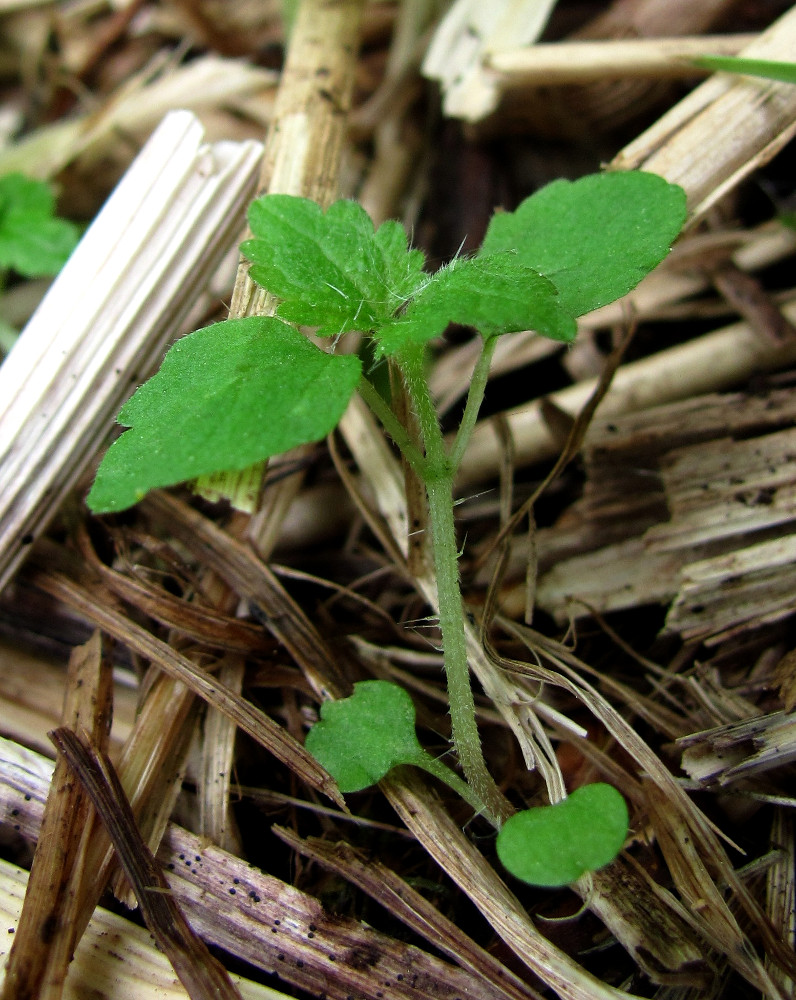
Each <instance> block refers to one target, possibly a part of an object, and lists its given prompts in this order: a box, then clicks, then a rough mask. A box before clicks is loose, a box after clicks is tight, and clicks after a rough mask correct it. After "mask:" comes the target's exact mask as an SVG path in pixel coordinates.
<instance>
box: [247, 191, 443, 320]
mask: <svg viewBox="0 0 796 1000" xmlns="http://www.w3.org/2000/svg"><path fill="white" fill-rule="evenodd" d="M249 225H250V226H251V229H252V232H253V233H254V235H255V238H254V239H251V240H246V241H245V242H244V243H243V244H242V245H241V252H242V253H243V254H244V256H245V257H247V258H248V259H249V260H250V261H252V267H251V269H250V271H249V274H250V276H251V278H252V280H253V281H256V282H257V283H258V284H259V285H262V287H263V288H266V289H267V290H268V291H269V292H271V293H272V294H273V295H276V296H277V298H280V299H282V302H281V304H280V306H279V309H278V311H277V315H278V316H281V317H282V318H283V319H286V320H289V321H290V322H291V323H298V324H302V325H305V326H314V327H318V328H319V329H318V332H319V333H320V334H323V335H326V336H336V335H338V334H341V333H346V332H347V331H349V330H361V331H369V330H373V329H374V328H375V327H377V326H380V325H381V324H382V323H384V322H386V321H387V319H388V318H389V317H390V316H391V315H392V313H393V312H394V311H395V310H396V309H398V308H399V306H401V304H402V303H403V302H404V301H405V300H406V299H407V298H408V297H409V296H410V295H412V293H413V292H414V291H415V290H416V289H417V288H418V287H419V286H420V285H421V284H422V283H423V282H424V281H425V280H426V276H425V275H424V274H423V254H422V253H421V252H420V251H419V250H408V249H407V240H406V233H405V231H404V229H403V227H402V226H401V225H400V224H399V223H397V222H385V223H383V225H381V226H380V227H379V229H378V230H377V231H375V232H374V229H373V223H372V222H371V220H370V217H369V216H368V214H367V212H365V210H364V209H363V208H362V206H361V205H358V204H357V203H356V202H354V201H337V202H335V203H334V204H333V205H331V206H330V208H329V209H328V210H327V211H326V212H323V210H322V209H321V207H320V206H319V205H317V204H316V203H315V202H314V201H309V200H308V199H306V198H296V197H293V196H291V195H278V194H272V195H265V196H264V197H263V198H259V199H257V201H255V202H254V203H253V204H252V205H251V208H250V209H249Z"/></svg>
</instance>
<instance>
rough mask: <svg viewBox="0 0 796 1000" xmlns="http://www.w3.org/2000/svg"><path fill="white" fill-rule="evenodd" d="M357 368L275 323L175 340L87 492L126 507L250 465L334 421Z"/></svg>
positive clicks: (220, 326) (98, 503) (93, 503)
mask: <svg viewBox="0 0 796 1000" xmlns="http://www.w3.org/2000/svg"><path fill="white" fill-rule="evenodd" d="M360 374H361V363H360V361H359V359H358V358H356V357H354V356H352V355H334V354H326V353H325V352H324V351H321V350H319V349H318V348H317V347H316V346H315V345H314V344H312V343H310V341H308V340H307V338H306V337H304V336H303V335H302V334H301V333H299V331H298V330H296V329H294V328H293V327H291V326H288V325H287V324H285V323H282V322H280V321H279V320H277V319H274V318H272V317H264V316H250V317H247V318H244V319H236V320H227V321H225V322H223V323H216V324H215V325H214V326H209V327H205V329H203V330H198V331H196V333H192V334H189V335H188V336H187V337H183V338H182V339H181V340H178V341H177V343H176V344H175V345H174V346H173V347H172V348H171V350H170V351H169V352H168V354H167V355H166V357H165V358H164V360H163V364H162V366H161V368H160V370H159V371H158V372H157V374H156V375H154V376H153V377H152V378H151V379H150V380H149V381H148V382H146V383H145V384H144V385H142V386H141V388H140V389H138V391H137V392H136V393H135V395H133V396H132V398H131V399H130V400H129V401H128V402H127V404H126V405H125V406H124V407H123V408H122V410H121V412H120V414H119V417H118V420H119V423H121V424H123V425H124V426H127V427H130V430H128V431H125V432H124V433H123V434H122V435H121V437H120V438H119V439H118V440H117V441H115V442H114V443H113V444H112V445H111V447H110V448H109V450H108V452H107V454H106V455H105V458H104V459H103V460H102V463H101V465H100V468H99V471H98V472H97V477H96V480H95V481H94V485H93V486H92V488H91V492H90V493H89V495H88V498H87V503H88V505H89V507H90V508H91V509H92V510H93V511H95V512H97V513H100V512H108V511H118V510H124V509H125V508H126V507H130V506H132V505H133V504H134V503H137V502H138V501H139V500H140V499H141V498H142V497H143V496H144V495H145V494H146V493H147V492H148V491H149V490H152V489H155V488H157V487H162V486H171V485H174V484H175V483H181V482H185V481H187V480H191V479H195V478H196V477H197V476H203V475H208V474H210V473H212V472H221V471H226V470H231V469H244V468H246V467H247V466H249V465H253V464H254V463H255V462H260V461H262V460H263V459H266V458H269V457H270V456H271V455H277V454H280V453H281V452H283V451H287V450H288V449H289V448H293V447H295V446H296V445H299V444H305V443H307V442H309V441H318V440H320V439H321V438H323V437H324V436H325V435H326V434H328V433H329V431H331V430H332V429H333V428H334V427H335V426H336V425H337V423H338V421H339V419H340V417H341V416H342V414H343V411H344V410H345V408H346V406H347V405H348V401H349V399H350V398H351V396H352V395H353V393H354V390H355V389H356V385H357V382H358V381H359V377H360Z"/></svg>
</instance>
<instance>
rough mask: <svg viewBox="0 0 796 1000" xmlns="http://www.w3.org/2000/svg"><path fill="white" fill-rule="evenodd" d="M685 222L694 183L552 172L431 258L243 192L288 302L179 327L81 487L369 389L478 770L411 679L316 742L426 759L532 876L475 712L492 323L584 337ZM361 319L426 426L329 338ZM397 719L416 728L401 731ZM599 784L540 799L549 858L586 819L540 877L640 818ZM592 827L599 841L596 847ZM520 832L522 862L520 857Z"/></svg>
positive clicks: (284, 445) (281, 447)
mask: <svg viewBox="0 0 796 1000" xmlns="http://www.w3.org/2000/svg"><path fill="white" fill-rule="evenodd" d="M684 219H685V195H684V192H683V191H682V189H681V188H679V187H676V186H673V185H671V184H668V183H667V182H666V181H665V180H663V179H662V178H661V177H657V176H655V175H653V174H647V173H641V172H626V173H606V174H597V175H593V176H589V177H584V178H582V179H581V180H578V181H575V182H568V181H556V182H554V183H552V184H550V185H548V186H547V187H545V188H543V189H542V190H540V191H538V192H537V193H536V194H534V195H532V196H531V197H530V198H528V199H526V200H525V201H524V202H523V203H522V204H521V205H520V206H519V208H518V209H517V210H516V211H515V212H506V213H501V214H497V215H495V216H494V218H493V219H492V221H491V223H490V225H489V228H488V230H487V234H486V237H485V239H484V242H483V245H482V246H481V248H480V250H479V251H478V253H477V254H476V255H475V256H474V257H470V258H457V259H455V260H454V261H452V262H451V263H450V264H448V265H447V266H446V267H444V268H442V269H441V270H439V271H437V272H436V273H435V274H428V273H426V272H425V271H424V270H423V267H424V263H425V261H424V257H423V254H422V253H421V252H420V251H419V250H415V249H410V248H409V246H408V241H407V235H406V232H405V231H404V229H403V227H402V226H401V225H400V224H399V223H397V222H385V223H384V224H383V225H381V226H380V227H379V228H378V229H376V230H374V227H373V224H372V223H371V221H370V219H369V217H368V216H367V214H366V213H365V211H364V210H363V209H362V208H361V207H360V206H359V205H358V204H356V203H355V202H352V201H338V202H336V203H335V204H334V205H332V206H331V207H330V208H329V209H328V210H327V211H326V212H323V211H322V210H321V208H320V207H319V206H318V205H316V204H315V203H313V202H311V201H308V200H306V199H302V198H294V197H290V196H287V195H266V196H265V197H263V198H260V199H258V200H257V201H255V202H254V203H253V204H252V206H251V208H250V211H249V224H250V226H251V230H252V233H253V234H254V238H253V239H251V240H247V241H246V242H245V243H244V244H243V245H242V247H241V249H242V252H243V254H244V255H245V256H246V257H247V258H248V259H249V260H250V261H251V263H252V266H251V270H250V272H249V273H250V275H251V277H252V279H253V280H254V281H255V282H257V283H258V284H260V285H262V286H263V287H264V288H266V289H267V290H268V291H269V292H271V293H272V294H273V295H275V296H276V297H277V298H278V299H280V300H281V301H280V305H279V307H278V309H277V313H276V316H275V317H248V318H245V319H236V320H228V321H226V322H223V323H217V324H215V325H214V326H211V327H208V328H206V329H204V330H199V331H197V332H196V333H193V334H190V335H189V336H187V337H184V338H183V339H182V340H180V341H178V342H177V343H176V344H175V345H174V347H172V348H171V350H170V351H169V352H168V354H167V355H166V358H165V360H164V362H163V365H162V367H161V369H160V371H159V372H158V373H157V374H156V375H155V376H154V377H153V378H152V379H150V381H149V382H147V383H146V384H145V385H143V386H142V387H141V388H140V389H139V390H138V391H137V392H136V393H135V395H134V396H133V397H132V398H131V399H130V401H129V402H128V403H127V404H126V405H125V406H124V408H123V409H122V411H121V413H120V414H119V418H118V419H119V422H120V423H121V424H122V425H124V426H127V427H129V428H130V429H129V430H127V431H126V432H125V433H124V434H122V435H121V436H120V437H119V439H118V440H117V441H116V442H114V444H113V445H112V446H111V447H110V449H109V450H108V452H107V454H106V455H105V458H104V459H103V461H102V464H101V465H100V468H99V471H98V473H97V477H96V480H95V482H94V485H93V487H92V489H91V492H90V493H89V496H88V504H89V506H90V507H91V509H92V510H94V511H95V512H98V513H99V512H109V511H118V510H123V509H124V508H126V507H129V506H131V505H132V504H134V503H136V502H137V501H138V500H140V499H141V498H142V497H143V496H144V495H145V494H146V493H147V492H148V491H149V490H151V489H154V488H156V487H161V486H170V485H173V484H175V483H179V482H183V481H188V480H193V479H196V478H198V477H201V476H206V475H209V474H211V473H214V472H221V471H230V470H241V469H245V468H246V467H248V466H250V465H253V464H254V463H257V462H260V461H262V460H264V459H266V458H269V457H270V456H272V455H276V454H279V453H281V452H283V451H286V450H287V449H289V448H292V447H294V446H296V445H300V444H304V443H308V442H311V441H317V440H319V439H321V438H323V437H324V436H325V435H326V434H328V433H329V432H330V431H331V430H333V429H334V427H335V426H336V425H337V423H338V421H339V420H340V418H341V416H342V414H343V412H344V410H345V408H346V406H347V405H348V402H349V400H350V399H351V396H352V395H353V393H354V392H356V391H358V392H359V393H360V395H361V396H362V397H363V399H364V400H365V402H366V403H367V404H368V405H369V406H370V407H371V409H372V410H373V412H374V413H375V415H376V416H377V417H378V419H379V420H380V421H381V423H382V424H383V426H384V428H385V429H386V431H387V433H388V434H389V435H390V436H391V437H392V439H393V441H394V442H395V443H396V445H397V446H398V447H399V448H400V450H401V451H402V453H403V455H404V457H405V458H406V460H407V462H408V463H409V464H410V465H411V467H412V468H413V470H414V471H415V473H416V474H417V476H418V477H419V478H420V480H421V481H422V482H423V483H424V484H425V489H426V494H427V498H428V511H429V526H430V533H431V542H432V551H433V558H434V565H435V569H436V577H437V593H438V608H439V625H440V630H441V633H442V642H443V648H444V661H445V670H446V677H447V683H448V696H449V703H450V713H451V721H452V728H453V743H454V747H455V749H456V752H457V754H458V758H459V762H460V764H461V767H462V770H463V772H464V777H465V779H466V781H465V782H462V780H461V779H460V778H458V776H457V775H455V774H453V772H450V775H452V777H444V776H443V774H442V770H441V768H442V765H438V764H437V763H436V762H435V761H434V760H433V758H431V757H429V755H427V754H425V752H424V751H422V749H421V748H420V747H419V744H418V743H417V739H416V737H415V735H414V711H413V709H412V711H411V720H410V719H409V714H408V712H409V709H411V708H412V706H411V701H409V699H408V695H405V693H404V692H401V691H400V689H394V691H397V692H398V693H394V691H393V692H387V691H386V690H385V687H384V685H383V684H382V682H375V683H378V685H379V686H378V688H373V687H365V686H364V685H358V686H357V689H356V691H355V694H354V696H353V697H352V698H351V699H346V700H345V701H343V702H338V703H329V704H327V705H324V706H323V709H322V719H321V722H320V723H319V724H318V726H317V727H316V728H315V729H314V730H312V732H311V733H310V735H309V743H308V745H309V747H310V749H311V750H312V752H313V753H315V754H316V756H317V757H318V759H319V760H320V762H321V763H322V764H324V765H325V766H326V767H327V768H328V770H329V771H330V772H331V773H332V775H333V776H334V777H335V778H337V780H338V782H339V783H340V787H341V789H342V790H344V791H346V790H348V791H354V790H356V789H358V788H362V787H365V786H366V785H367V784H371V783H373V782H375V781H378V780H379V779H380V778H381V777H382V776H383V775H384V774H385V773H386V772H387V771H388V770H389V769H390V768H391V767H392V766H395V765H396V764H398V763H405V762H410V763H413V764H417V765H419V766H423V767H425V768H426V770H430V771H431V772H432V773H433V774H435V775H436V776H437V777H439V778H442V780H445V781H447V782H448V783H449V784H451V785H452V787H455V788H457V790H458V791H460V792H462V794H464V796H465V798H466V799H467V800H468V801H469V802H470V803H471V804H472V805H473V806H474V808H476V809H478V810H479V811H481V812H482V813H483V814H484V815H485V816H486V817H487V818H488V819H490V820H491V821H492V822H493V824H494V825H495V826H496V827H498V828H500V827H501V826H502V830H501V833H500V835H499V841H498V851H499V854H500V856H501V859H502V860H503V862H504V864H506V865H507V866H508V867H509V870H511V871H514V872H515V873H516V874H517V875H519V877H521V878H526V879H528V880H533V879H534V878H538V877H539V876H538V872H536V870H535V869H534V867H533V864H531V863H529V862H528V858H532V857H534V856H536V855H534V843H533V842H534V841H536V840H540V839H541V840H544V837H541V835H540V829H539V822H540V821H539V819H538V818H536V819H532V820H530V821H529V820H527V819H523V817H524V816H525V815H526V814H525V813H520V814H517V815H516V816H513V817H512V818H511V819H510V820H509V813H510V811H511V810H510V807H508V806H507V804H506V802H505V799H504V798H503V797H502V795H501V794H500V792H499V791H498V789H497V786H496V785H495V783H494V781H493V779H492V777H491V776H490V774H489V772H488V770H487V767H486V764H485V762H484V758H483V754H482V751H481V744H480V739H479V736H478V730H477V726H476V721H475V706H474V701H473V695H472V691H471V688H470V681H469V671H468V663H467V648H466V633H465V624H466V617H465V609H464V606H463V602H462V596H461V592H460V588H459V574H458V550H457V539H456V532H455V524H454V515H453V510H454V492H453V490H454V481H455V477H456V472H457V469H458V466H459V464H460V462H461V459H462V456H463V454H464V452H465V449H466V447H467V443H468V440H469V438H470V435H471V433H472V430H473V428H474V426H475V423H476V419H477V416H478V411H479V408H480V406H481V402H482V400H483V396H484V392H485V388H486V383H487V377H488V372H489V365H490V361H491V358H492V355H493V352H494V349H495V345H496V343H497V338H498V337H499V336H500V335H502V334H505V333H512V332H516V331H521V330H536V331H538V332H539V333H540V334H542V335H543V336H547V337H552V338H554V339H556V340H560V341H564V342H570V341H572V340H573V339H574V337H575V334H576V331H577V323H576V320H577V317H578V316H581V315H583V314H584V313H587V312H590V311H591V310H592V309H596V308H598V307H599V306H602V305H605V304H606V303H608V302H612V301H613V300H615V299H617V298H619V297H620V296H622V295H624V294H625V293H626V292H628V291H629V290H630V289H632V288H634V287H635V286H636V285H637V284H638V282H639V281H640V280H641V279H642V278H643V277H644V276H645V275H646V274H648V273H649V272H650V271H651V270H653V268H655V267H656V266H657V265H658V264H659V263H660V262H661V260H663V258H664V257H665V256H666V254H667V253H668V252H669V249H670V247H671V244H672V242H673V241H674V239H675V238H676V236H677V235H678V233H679V231H680V229H681V227H682V224H683V221H684ZM450 323H458V324H462V325H465V326H470V327H474V328H475V329H476V330H477V331H478V333H479V334H480V336H481V340H482V349H481V355H480V358H479V360H478V362H477V364H476V366H475V370H474V372H473V375H472V378H471V381H470V387H469V392H468V395H467V400H466V404H465V408H464V412H463V416H462V420H461V424H460V426H459V429H458V431H457V433H456V434H455V436H454V439H453V441H452V443H451V444H450V445H448V444H446V441H445V439H444V438H443V435H442V431H441V428H440V425H439V421H438V419H437V413H436V410H435V407H434V402H433V399H432V397H431V393H430V391H429V387H428V382H427V380H426V362H427V360H428V348H429V344H430V343H431V342H432V341H433V340H435V339H436V338H437V337H439V336H441V335H442V334H443V333H444V332H445V329H446V327H447V326H448V325H449V324H450ZM298 326H308V327H314V328H315V329H316V330H317V332H318V334H319V335H321V336H327V337H329V338H332V347H331V349H330V350H329V351H323V350H320V349H319V348H318V347H316V346H314V345H313V344H312V343H311V342H310V341H309V340H307V338H306V337H305V336H304V335H303V334H302V333H301V332H300V331H299V330H298V329H297V327H298ZM351 331H358V332H359V333H362V334H366V335H368V336H370V337H371V338H372V340H373V351H374V353H375V357H376V359H377V360H383V359H387V358H389V359H390V360H391V361H392V362H393V364H394V365H395V366H396V367H397V369H398V370H399V371H400V373H401V375H402V377H403V380H404V383H405V385H406V388H407V391H408V394H409V397H410V400H411V404H412V407H413V410H414V413H415V415H416V418H417V422H418V424H419V429H420V433H419V440H418V439H417V438H416V437H413V436H412V435H411V434H410V433H409V431H408V430H407V429H406V428H405V427H404V426H403V425H402V424H401V423H400V421H399V420H398V418H397V417H396V415H395V413H394V412H393V409H392V408H391V406H390V403H389V401H388V400H385V399H384V398H383V397H382V395H380V393H379V392H378V391H377V389H376V388H375V386H374V383H373V382H372V381H371V375H372V372H371V371H366V370H364V368H363V363H362V361H361V360H360V358H359V357H357V356H356V355H350V354H349V355H346V354H337V353H334V349H333V347H334V344H335V343H336V342H337V339H338V338H339V337H340V336H342V335H343V334H346V333H348V332H351ZM386 687H387V688H390V687H392V686H390V685H387V686H386ZM407 703H408V704H407ZM357 719H359V722H357V721H356V720H357ZM399 719H400V720H403V722H402V725H401V726H398V722H397V720H399ZM340 720H343V724H340ZM379 720H381V722H379ZM399 729H402V731H403V732H404V735H405V736H406V739H404V740H402V739H399V738H398V735H397V731H398V730H399ZM375 733H378V734H379V735H378V738H377V739H374V734H375ZM401 745H403V747H404V750H403V756H402V752H401V750H400V747H401ZM352 766H353V767H354V772H355V774H356V777H354V778H351V776H350V775H351V770H350V768H351V767H352ZM589 787H590V788H591V787H593V788H594V789H597V791H591V792H589V791H588V790H587V789H582V790H579V792H578V793H575V794H573V795H572V796H571V797H570V799H568V800H567V801H566V802H565V803H562V804H559V805H558V806H552V807H547V809H546V810H543V811H542V812H541V813H540V815H547V816H548V819H546V820H542V821H541V823H542V826H543V827H544V826H546V827H547V830H548V833H549V831H550V830H553V831H554V833H553V835H552V839H551V837H550V836H548V837H547V840H548V843H549V844H551V845H552V847H553V850H552V851H551V850H549V849H548V850H547V852H546V854H547V856H548V862H549V861H551V860H553V861H554V860H555V855H556V853H557V852H559V851H560V839H561V837H563V836H564V834H563V833H561V830H560V829H559V828H558V827H557V826H556V823H560V820H561V817H562V816H565V817H567V822H566V823H565V826H566V827H567V828H570V829H571V828H572V824H573V823H574V828H575V830H576V833H577V835H572V836H570V838H569V839H570V841H571V842H572V844H573V845H577V846H573V849H572V851H570V852H569V863H568V865H566V866H565V868H566V870H565V871H562V870H557V871H555V872H553V874H552V875H550V874H549V873H548V874H549V878H552V882H550V881H546V882H545V881H543V884H565V883H566V882H570V881H572V880H573V879H574V878H577V877H578V875H580V874H581V873H582V872H583V871H586V870H589V869H592V868H594V867H599V866H601V865H603V864H606V863H608V862H609V861H610V860H612V858H613V857H614V856H615V855H616V853H617V852H618V850H619V849H620V847H621V844H622V841H623V839H624V836H625V833H626V830H627V809H626V806H625V804H624V802H623V800H622V798H621V796H620V795H619V794H618V793H617V792H616V791H615V790H613V789H610V788H608V786H603V785H596V786H589ZM600 789H602V791H600ZM605 789H607V791H605ZM576 795H578V796H579V798H576ZM578 803H580V808H578ZM530 813H531V815H536V814H537V811H530ZM584 816H587V823H586V824H585V826H584V825H583V818H584ZM550 817H553V818H552V819H551V818H550ZM600 817H602V818H603V819H605V830H607V833H606V835H605V836H604V837H603V838H602V840H600V837H599V836H598V834H597V833H596V829H597V827H598V826H599V822H600V819H599V818H600ZM506 820H508V822H506ZM529 831H530V832H529ZM555 831H558V832H555ZM604 832H605V831H604ZM529 837H530V842H529ZM595 838H596V840H600V843H599V845H598V847H597V850H596V851H593V852H590V851H589V850H588V849H584V844H588V843H592V844H594V843H596V840H595ZM517 843H520V844H521V845H522V847H521V848H520V849H519V853H520V854H522V856H523V858H524V859H525V860H524V861H523V862H522V863H521V862H519V861H517V860H516V859H517V847H516V845H517ZM507 844H509V845H510V846H509V847H506V845H507ZM573 852H574V853H573ZM543 853H544V852H543ZM551 854H552V855H553V857H552V859H551V858H550V857H549V856H550V855H551ZM544 867H545V862H544V861H543V862H542V868H544Z"/></svg>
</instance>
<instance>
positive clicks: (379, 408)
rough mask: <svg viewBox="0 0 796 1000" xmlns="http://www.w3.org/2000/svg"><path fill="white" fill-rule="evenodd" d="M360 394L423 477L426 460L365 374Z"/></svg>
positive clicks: (360, 383)
mask: <svg viewBox="0 0 796 1000" xmlns="http://www.w3.org/2000/svg"><path fill="white" fill-rule="evenodd" d="M357 391H358V392H359V395H360V396H361V397H362V398H363V399H364V400H365V402H366V403H367V405H368V406H369V407H370V409H371V410H372V411H373V413H374V414H375V415H376V417H377V418H378V419H379V420H380V421H381V425H382V427H383V428H384V429H385V430H386V431H387V433H388V434H389V435H390V437H391V438H392V439H393V441H394V442H395V443H396V444H397V445H398V447H399V448H400V449H401V452H402V454H403V456H404V458H405V459H406V460H407V462H409V464H410V465H411V466H412V469H413V470H414V471H415V473H416V474H417V475H418V476H420V477H421V478H422V477H423V476H424V475H425V467H426V460H425V458H424V457H423V455H422V454H421V452H420V450H419V449H418V447H417V445H416V444H415V443H414V442H413V441H412V439H411V438H410V437H409V435H408V434H407V432H406V428H405V427H404V425H403V424H402V423H401V421H400V420H399V419H398V418H397V417H396V416H395V414H394V413H393V411H392V410H391V409H390V407H389V405H388V404H387V403H386V402H385V401H384V399H382V397H381V394H380V393H379V392H378V390H377V389H376V388H375V387H374V385H373V384H372V383H371V382H369V381H368V379H366V378H365V376H364V375H363V376H362V378H361V379H360V380H359V385H358V386H357Z"/></svg>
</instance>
